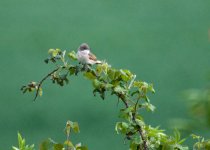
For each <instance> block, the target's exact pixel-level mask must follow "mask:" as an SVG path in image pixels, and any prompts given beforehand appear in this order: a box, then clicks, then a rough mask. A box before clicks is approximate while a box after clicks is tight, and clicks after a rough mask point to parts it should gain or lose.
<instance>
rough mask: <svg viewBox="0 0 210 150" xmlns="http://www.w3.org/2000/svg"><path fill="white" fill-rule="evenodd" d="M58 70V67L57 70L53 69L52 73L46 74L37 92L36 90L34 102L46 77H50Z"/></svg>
mask: <svg viewBox="0 0 210 150" xmlns="http://www.w3.org/2000/svg"><path fill="white" fill-rule="evenodd" d="M58 69H60V67H58V68H56V69H54V70H53V71H51V72H50V73H48V74H47V75H46V76H45V77H44V78H43V79H42V80H41V81H40V82H39V84H38V87H37V90H36V95H35V97H34V101H35V100H36V98H37V97H38V95H39V90H40V88H41V86H42V84H43V82H44V81H45V80H46V79H47V78H48V77H50V76H51V75H52V74H53V73H55V72H56V71H58Z"/></svg>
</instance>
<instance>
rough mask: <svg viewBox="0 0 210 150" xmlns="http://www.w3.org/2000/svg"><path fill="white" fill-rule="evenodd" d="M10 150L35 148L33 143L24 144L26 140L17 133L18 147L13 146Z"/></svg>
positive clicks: (30, 149)
mask: <svg viewBox="0 0 210 150" xmlns="http://www.w3.org/2000/svg"><path fill="white" fill-rule="evenodd" d="M12 150H35V149H34V145H26V140H25V139H24V138H22V136H21V134H20V133H18V147H15V146H13V147H12Z"/></svg>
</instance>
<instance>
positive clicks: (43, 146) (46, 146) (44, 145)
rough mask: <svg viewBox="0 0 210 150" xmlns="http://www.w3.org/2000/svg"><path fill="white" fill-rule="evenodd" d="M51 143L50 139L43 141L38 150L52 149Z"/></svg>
mask: <svg viewBox="0 0 210 150" xmlns="http://www.w3.org/2000/svg"><path fill="white" fill-rule="evenodd" d="M53 144H54V143H53V142H52V140H50V139H47V140H45V141H43V142H42V143H41V144H40V146H39V150H49V149H50V148H51V147H53Z"/></svg>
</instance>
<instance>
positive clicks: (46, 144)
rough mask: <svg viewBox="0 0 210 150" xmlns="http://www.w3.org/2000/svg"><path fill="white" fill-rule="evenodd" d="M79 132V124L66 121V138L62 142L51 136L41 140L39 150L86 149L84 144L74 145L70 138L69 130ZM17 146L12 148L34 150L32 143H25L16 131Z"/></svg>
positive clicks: (15, 149) (13, 149) (14, 149)
mask: <svg viewBox="0 0 210 150" xmlns="http://www.w3.org/2000/svg"><path fill="white" fill-rule="evenodd" d="M72 130H73V131H74V133H79V125H78V123H77V122H72V121H70V120H69V121H67V122H66V127H65V130H64V131H65V134H66V140H65V141H64V142H63V143H57V142H55V141H54V140H52V139H51V138H49V139H47V140H45V141H43V142H41V144H40V146H39V150H52V149H53V150H88V148H87V147H86V146H82V145H81V143H78V144H76V145H74V144H73V143H72V141H71V140H70V133H71V131H72ZM18 144H19V146H18V147H14V146H13V147H12V150H35V148H34V145H30V146H29V145H26V144H25V139H23V138H22V136H21V134H20V133H18Z"/></svg>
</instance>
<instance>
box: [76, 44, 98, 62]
mask: <svg viewBox="0 0 210 150" xmlns="http://www.w3.org/2000/svg"><path fill="white" fill-rule="evenodd" d="M77 59H78V61H79V63H81V64H83V65H94V64H101V63H102V62H101V61H100V60H97V57H96V56H95V55H94V54H93V53H91V51H90V47H89V45H88V44H87V43H82V44H81V45H80V46H79V48H78V50H77Z"/></svg>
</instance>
